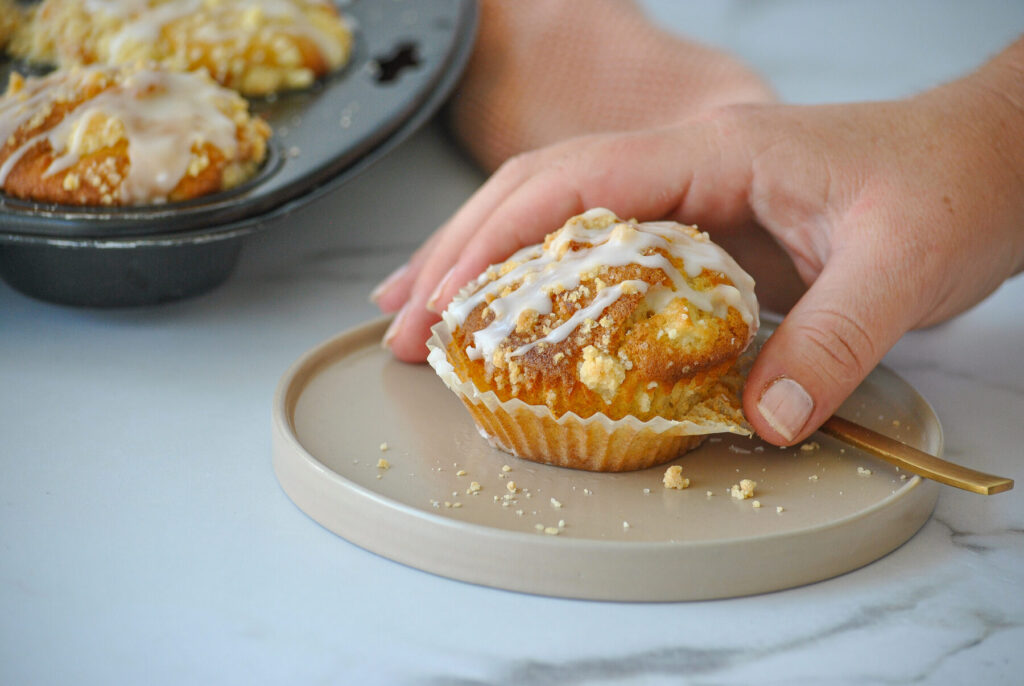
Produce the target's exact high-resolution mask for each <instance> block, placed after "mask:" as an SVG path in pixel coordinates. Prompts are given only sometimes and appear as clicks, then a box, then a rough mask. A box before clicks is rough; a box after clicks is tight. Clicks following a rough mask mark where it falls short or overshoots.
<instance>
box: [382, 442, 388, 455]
mask: <svg viewBox="0 0 1024 686" xmlns="http://www.w3.org/2000/svg"><path fill="white" fill-rule="evenodd" d="M387 449H388V442H387V441H384V442H383V443H381V444H380V451H381V452H382V453H383V452H386V451H387Z"/></svg>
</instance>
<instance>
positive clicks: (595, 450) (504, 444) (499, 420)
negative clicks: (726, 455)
mask: <svg viewBox="0 0 1024 686" xmlns="http://www.w3.org/2000/svg"><path fill="white" fill-rule="evenodd" d="M430 331H431V336H430V339H429V340H428V341H427V348H428V350H429V351H430V353H429V355H428V357H427V361H428V362H429V363H430V366H431V367H433V368H434V371H435V372H437V375H438V376H440V377H441V379H442V381H444V383H445V385H446V386H448V388H450V389H451V390H452V391H453V392H454V393H455V394H456V395H457V396H458V397H459V399H460V400H462V402H463V404H464V405H465V406H466V408H467V409H468V410H469V413H470V414H471V415H472V417H473V420H474V421H475V422H476V425H477V428H478V429H479V431H480V433H481V435H482V436H483V437H484V438H486V439H487V441H488V442H489V443H490V444H491V445H492V446H494V447H496V448H498V449H500V450H504V451H506V452H509V453H512V454H513V455H516V456H517V457H521V458H524V459H527V460H532V461H534V462H542V463H546V464H552V465H557V466H559V467H571V468H573V469H584V470H588V471H600V472H621V471H630V470H635V469H644V468H646V467H653V466H654V465H657V464H661V463H664V462H667V461H669V460H671V459H673V458H675V457H678V456H679V455H681V454H683V453H684V452H686V451H688V450H692V449H694V448H696V447H697V446H698V445H700V444H701V442H703V441H704V439H705V438H707V436H708V435H709V434H714V433H723V432H727V433H734V434H740V435H745V436H749V435H751V434H752V432H751V430H750V429H749V427H746V426H741V425H738V424H735V423H732V422H711V421H699V422H695V421H690V420H672V419H665V418H664V417H654V418H653V419H649V420H647V421H641V420H640V419H638V418H636V417H633V416H626V417H623V418H622V419H611V418H610V417H608V416H607V415H604V414H594V415H591V416H590V417H585V418H584V417H580V416H579V415H577V414H575V413H573V412H568V413H566V414H564V415H562V416H560V417H555V416H554V413H552V412H551V409H550V408H548V407H547V406H546V405H528V404H527V403H525V402H523V401H522V400H519V399H518V398H512V399H510V400H505V401H503V400H501V399H500V398H498V396H497V394H495V393H494V391H490V390H488V391H481V390H480V389H478V388H477V387H476V385H475V384H473V382H472V381H469V380H466V381H464V380H462V379H461V378H459V376H458V374H457V373H456V372H455V367H454V366H453V365H452V364H451V362H450V361H449V360H448V352H447V349H448V344H449V343H450V342H451V340H452V335H451V326H450V324H449V323H447V322H446V321H441V322H438V323H437V324H435V325H434V326H433V328H431V330H430Z"/></svg>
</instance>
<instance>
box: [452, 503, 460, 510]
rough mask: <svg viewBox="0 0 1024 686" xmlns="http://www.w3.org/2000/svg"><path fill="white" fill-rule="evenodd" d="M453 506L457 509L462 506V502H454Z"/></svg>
mask: <svg viewBox="0 0 1024 686" xmlns="http://www.w3.org/2000/svg"><path fill="white" fill-rule="evenodd" d="M452 507H453V508H455V509H458V508H460V507H462V503H452Z"/></svg>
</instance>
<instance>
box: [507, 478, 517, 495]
mask: <svg viewBox="0 0 1024 686" xmlns="http://www.w3.org/2000/svg"><path fill="white" fill-rule="evenodd" d="M505 489H506V490H507V491H508V492H509V493H518V492H519V487H518V486H516V482H515V481H509V482H508V483H507V484H505Z"/></svg>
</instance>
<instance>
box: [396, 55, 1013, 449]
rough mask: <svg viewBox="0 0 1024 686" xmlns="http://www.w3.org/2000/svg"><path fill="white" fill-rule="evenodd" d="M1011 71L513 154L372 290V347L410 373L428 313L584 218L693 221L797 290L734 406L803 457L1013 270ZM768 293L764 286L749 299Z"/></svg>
mask: <svg viewBox="0 0 1024 686" xmlns="http://www.w3.org/2000/svg"><path fill="white" fill-rule="evenodd" d="M1015 48H1016V49H1017V50H1018V51H1024V41H1021V42H1019V43H1018V45H1017V46H1015ZM1021 64H1024V60H1021ZM1022 74H1024V71H1017V70H1016V67H1015V66H1012V65H1011V66H1007V64H1006V63H1005V62H1004V63H1000V62H999V61H998V60H997V61H996V62H994V63H992V64H991V65H989V66H988V67H986V68H985V69H982V70H981V71H979V72H978V73H977V74H975V75H973V76H972V77H969V78H967V79H964V80H962V81H960V82H956V83H953V84H950V85H948V86H944V87H942V88H939V89H936V90H934V91H931V92H928V93H925V94H923V95H921V96H919V97H916V98H912V99H909V100H906V101H901V102H887V103H871V104H854V105H832V106H815V107H795V106H779V105H767V106H741V107H729V108H725V109H721V110H717V111H716V112H714V113H713V114H709V115H706V116H703V117H698V118H697V119H693V120H690V121H688V122H685V123H682V124H678V125H675V126H672V127H666V128H661V129H656V130H646V131H640V132H634V133H626V134H615V135H601V136H592V137H586V138H580V139H575V140H572V141H567V142H565V143H562V144H559V145H555V146H552V147H549V148H546V149H544V150H541V151H538V152H535V153H529V154H526V155H523V156H520V157H518V158H515V159H514V160H512V161H510V162H509V163H507V164H506V165H504V166H503V167H502V168H501V169H500V170H499V171H498V172H497V173H496V174H495V175H494V176H493V177H492V178H491V179H490V180H489V181H488V182H487V183H486V184H485V185H484V186H483V187H482V188H481V189H480V191H479V192H478V193H477V194H476V195H474V196H473V198H471V199H470V200H469V201H468V202H467V203H466V204H465V205H464V206H463V207H462V208H461V209H460V210H459V212H458V213H457V214H456V215H455V216H454V217H453V218H452V219H451V220H450V221H449V222H448V223H447V224H446V225H445V226H444V227H442V228H441V229H440V230H439V231H438V232H437V233H435V234H434V236H433V237H432V238H431V239H430V240H429V241H428V242H427V243H426V244H425V245H424V246H423V247H422V248H421V249H420V250H419V251H418V252H417V253H416V255H415V256H414V257H413V259H412V260H411V261H410V263H409V265H408V267H407V269H406V270H405V271H404V272H403V273H402V274H400V275H399V276H398V277H396V278H394V279H392V280H391V281H390V282H389V283H388V284H387V285H386V287H385V288H383V289H382V290H381V291H380V292H379V293H378V294H377V301H378V304H379V305H380V306H381V307H382V309H384V310H385V311H395V310H397V309H399V308H401V310H400V312H399V314H398V316H397V318H396V320H395V322H394V324H393V326H392V328H391V329H390V330H389V332H388V335H387V337H386V342H387V343H388V344H389V345H390V346H391V348H392V350H393V351H394V353H395V354H396V355H397V356H398V357H400V358H401V359H404V360H409V361H419V360H422V359H423V358H424V356H425V349H424V346H423V342H424V341H425V339H426V337H427V329H428V327H429V326H430V324H432V323H433V322H434V321H436V319H437V315H436V314H434V313H433V312H431V311H428V310H427V309H426V307H425V305H426V304H427V301H428V300H429V301H430V302H431V304H432V307H431V309H432V310H434V311H435V312H436V311H439V310H440V309H441V308H443V307H444V306H445V305H446V304H447V302H448V301H449V300H450V299H451V297H452V296H453V295H454V293H455V292H457V291H458V289H459V288H460V287H461V286H462V285H464V284H465V283H467V282H469V281H470V280H471V279H472V278H474V277H475V276H476V275H477V274H478V273H479V272H481V271H482V270H483V269H484V268H485V267H486V266H487V265H489V264H492V263H495V262H498V261H500V260H502V259H504V258H505V257H507V256H508V255H509V254H511V253H512V252H513V251H515V250H516V249H518V248H520V247H522V246H524V245H528V244H531V243H535V242H538V241H539V240H541V239H542V238H543V236H544V235H545V234H546V233H548V232H549V231H552V230H554V229H555V228H557V227H558V226H560V225H561V224H562V222H563V221H564V220H565V219H566V218H567V217H569V216H571V215H573V214H576V213H579V212H582V211H584V210H586V209H588V208H590V207H595V206H603V207H607V208H609V209H610V210H612V211H613V212H615V213H616V214H618V215H619V216H622V217H637V218H638V219H641V220H648V219H657V218H671V219H674V220H677V221H680V222H685V223H696V224H698V225H700V226H701V227H702V228H704V229H706V230H708V231H709V232H710V233H711V235H712V238H713V239H714V240H716V242H719V243H721V244H722V245H723V246H725V247H727V249H730V250H732V251H733V252H734V256H736V257H737V259H738V260H739V261H740V263H741V264H743V266H745V267H748V268H749V270H750V271H751V272H752V273H753V274H754V275H755V277H757V276H758V275H759V274H764V273H765V272H764V271H763V270H762V269H760V267H763V266H765V265H764V264H759V263H758V261H757V260H753V261H752V260H751V258H752V257H758V255H751V254H750V252H751V251H750V250H749V249H745V248H749V244H748V243H747V238H748V237H749V236H752V235H753V236H755V237H757V241H758V245H759V246H762V245H766V244H765V243H764V240H763V238H764V236H765V235H766V234H762V233H758V232H752V230H751V226H752V225H756V226H758V227H761V229H763V230H764V231H766V232H767V234H770V236H771V237H772V238H774V240H775V241H777V242H778V245H780V246H781V249H782V250H783V251H784V254H785V255H786V256H787V258H788V260H789V261H790V264H792V265H793V266H795V268H796V270H797V272H798V273H799V275H800V277H801V278H802V280H803V281H804V282H805V283H807V284H809V285H810V288H809V289H808V290H807V292H806V293H805V294H804V295H803V296H802V297H801V298H800V300H799V302H797V303H796V305H795V306H794V307H793V308H792V309H791V310H790V311H789V313H788V315H787V316H786V318H785V320H784V321H783V322H782V324H781V325H780V326H779V327H778V329H777V330H776V332H775V334H774V335H773V336H772V337H771V339H770V340H769V341H768V342H767V343H766V344H765V346H764V348H763V349H762V351H761V353H760V355H759V357H758V359H757V361H756V363H755V365H754V366H753V368H752V370H751V372H750V375H749V377H748V381H747V386H746V390H745V393H744V409H745V412H746V414H747V417H748V419H749V421H750V422H751V424H752V425H753V426H754V428H755V429H756V430H757V432H758V433H759V434H760V435H761V436H762V437H764V438H765V439H767V440H769V441H771V442H773V443H776V444H780V445H789V444H792V443H794V442H796V441H800V440H802V439H803V438H805V437H806V436H808V435H809V434H810V433H811V432H812V431H814V430H815V429H816V428H817V427H818V426H819V425H820V424H821V423H822V422H823V421H824V420H825V419H826V418H827V417H828V416H829V415H830V414H832V412H833V411H834V410H835V409H836V408H837V407H838V406H839V404H840V403H841V402H842V401H843V400H844V399H845V398H846V397H847V396H848V395H849V394H850V393H851V392H852V391H853V390H854V389H855V388H856V386H857V385H858V384H859V383H860V382H861V381H862V380H863V378H864V377H865V376H866V375H867V374H868V372H869V371H870V370H871V369H872V368H873V367H874V366H875V365H876V364H877V363H878V361H879V360H880V359H881V358H882V356H883V355H884V354H885V353H886V351H888V349H889V348H890V347H891V346H892V345H893V344H894V343H895V342H896V340H897V339H898V338H899V337H900V336H901V335H902V334H903V333H904V332H906V331H907V330H909V329H911V328H914V327H918V326H926V325H930V324H934V323H937V322H940V321H942V320H944V319H947V318H949V317H951V316H953V315H955V314H957V313H959V312H961V311H962V310H964V309H966V308H968V307H970V306H972V305H973V304H975V303H977V302H978V301H979V300H981V299H982V298H984V297H985V296H986V295H987V294H988V293H990V292H991V291H993V290H994V289H995V288H996V287H997V286H998V285H999V284H1000V283H1002V281H1003V280H1004V279H1006V278H1007V277H1009V276H1010V275H1012V274H1014V273H1015V272H1017V271H1019V270H1020V269H1021V268H1022V265H1024V108H1021V107H1020V106H1019V105H1020V104H1021V103H1024V97H1022V96H1024V78H1022ZM1014 89H1016V90H1014ZM1015 98H1019V99H1015ZM765 256H766V257H769V258H776V257H778V252H772V251H768V252H766V253H764V254H763V255H762V257H765ZM780 264H781V266H785V262H781V263H780V261H779V260H778V259H769V260H768V262H767V266H768V267H769V268H778V267H779V266H780ZM428 294H432V296H430V297H428ZM770 295H771V294H770V293H766V291H765V290H764V288H763V283H762V284H761V288H759V298H760V299H761V300H762V301H765V300H766V296H770Z"/></svg>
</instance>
